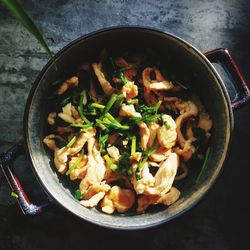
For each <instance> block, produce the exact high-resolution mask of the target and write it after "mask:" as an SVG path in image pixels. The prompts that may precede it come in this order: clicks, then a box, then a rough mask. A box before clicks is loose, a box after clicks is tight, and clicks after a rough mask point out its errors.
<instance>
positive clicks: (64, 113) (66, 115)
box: [58, 103, 75, 123]
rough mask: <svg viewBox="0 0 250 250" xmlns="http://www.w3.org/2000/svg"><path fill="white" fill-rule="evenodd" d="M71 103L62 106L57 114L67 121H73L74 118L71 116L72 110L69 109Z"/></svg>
mask: <svg viewBox="0 0 250 250" xmlns="http://www.w3.org/2000/svg"><path fill="white" fill-rule="evenodd" d="M71 107H72V105H71V103H68V104H66V105H65V106H64V107H63V108H62V112H61V113H59V114H58V116H59V117H60V118H61V119H62V120H64V121H65V122H68V123H75V119H74V117H73V116H72V110H71Z"/></svg>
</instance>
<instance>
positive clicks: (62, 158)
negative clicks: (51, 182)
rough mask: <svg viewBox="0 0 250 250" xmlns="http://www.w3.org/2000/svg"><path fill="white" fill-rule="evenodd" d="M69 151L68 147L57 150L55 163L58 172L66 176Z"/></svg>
mask: <svg viewBox="0 0 250 250" xmlns="http://www.w3.org/2000/svg"><path fill="white" fill-rule="evenodd" d="M67 150H68V148H67V147H63V148H61V149H58V150H55V154H54V163H55V166H56V168H57V171H58V172H59V173H61V174H64V173H65V172H66V171H67V164H66V163H67V161H68V155H69V153H68V152H67Z"/></svg>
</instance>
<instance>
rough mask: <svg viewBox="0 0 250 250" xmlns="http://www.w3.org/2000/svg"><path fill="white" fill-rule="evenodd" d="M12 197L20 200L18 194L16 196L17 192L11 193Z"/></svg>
mask: <svg viewBox="0 0 250 250" xmlns="http://www.w3.org/2000/svg"><path fill="white" fill-rule="evenodd" d="M10 195H11V196H12V197H14V198H16V199H18V194H16V193H15V192H11V193H10Z"/></svg>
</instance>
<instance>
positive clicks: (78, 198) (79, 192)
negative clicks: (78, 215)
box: [74, 189, 82, 200]
mask: <svg viewBox="0 0 250 250" xmlns="http://www.w3.org/2000/svg"><path fill="white" fill-rule="evenodd" d="M74 197H75V199H77V200H81V198H82V193H81V191H80V190H79V189H77V190H76V191H75V195H74Z"/></svg>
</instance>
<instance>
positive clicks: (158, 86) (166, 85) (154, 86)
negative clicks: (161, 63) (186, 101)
mask: <svg viewBox="0 0 250 250" xmlns="http://www.w3.org/2000/svg"><path fill="white" fill-rule="evenodd" d="M173 87H174V85H173V83H172V82H169V81H163V82H152V83H151V84H150V86H149V90H169V89H172V88H173Z"/></svg>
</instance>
